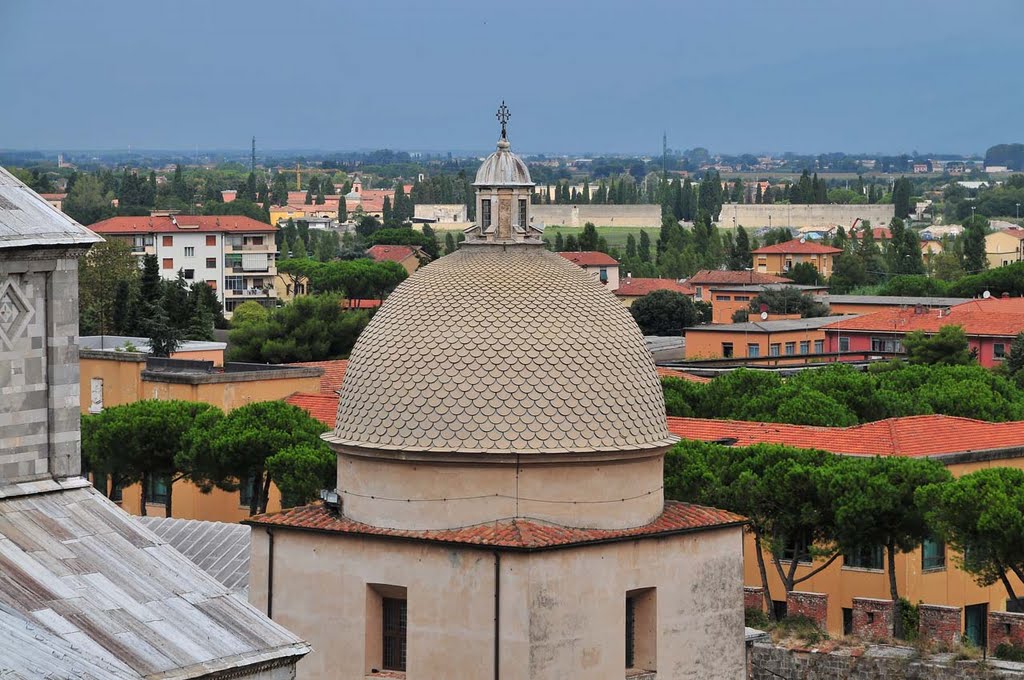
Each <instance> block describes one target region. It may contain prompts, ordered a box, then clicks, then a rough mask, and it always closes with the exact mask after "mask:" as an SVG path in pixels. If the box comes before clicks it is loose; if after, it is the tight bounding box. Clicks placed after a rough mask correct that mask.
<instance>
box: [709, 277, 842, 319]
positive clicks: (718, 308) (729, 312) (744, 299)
mask: <svg viewBox="0 0 1024 680" xmlns="http://www.w3.org/2000/svg"><path fill="white" fill-rule="evenodd" d="M780 288H795V289H796V290H799V291H800V292H801V293H809V294H811V295H821V294H823V293H827V292H828V286H798V285H796V284H792V283H766V284H762V285H752V286H751V285H746V284H732V285H729V284H711V285H709V286H708V289H709V292H708V295H707V298H708V302H710V303H711V323H732V317H733V314H735V313H736V312H738V311H739V310H741V309H746V310H749V309H750V303H751V302H752V301H753V300H754V298H756V297H757V296H758V294H760V293H762V292H764V291H766V290H778V289H780ZM751 316H754V315H751ZM776 318H778V317H776Z"/></svg>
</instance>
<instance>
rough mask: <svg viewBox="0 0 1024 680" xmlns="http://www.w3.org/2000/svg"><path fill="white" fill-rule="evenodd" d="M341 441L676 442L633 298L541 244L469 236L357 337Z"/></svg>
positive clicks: (566, 446)
mask: <svg viewBox="0 0 1024 680" xmlns="http://www.w3.org/2000/svg"><path fill="white" fill-rule="evenodd" d="M336 422H337V426H336V428H335V430H334V432H333V433H332V434H331V435H325V439H327V440H328V441H330V442H333V443H335V444H339V445H342V446H346V445H348V446H359V447H366V448H371V449H382V450H389V451H395V450H398V451H413V450H415V451H427V452H431V453H435V452H437V453H440V452H451V453H483V454H492V453H494V454H507V453H516V454H525V455H529V454H535V453H538V454H539V453H544V454H547V453H568V452H575V453H584V452H598V451H629V450H640V449H653V448H658V447H661V446H668V445H671V444H672V443H674V442H675V441H676V438H675V437H673V436H672V435H671V434H669V432H668V428H667V426H666V423H665V401H664V396H663V393H662V390H661V383H660V382H659V380H658V374H657V371H656V369H655V366H654V360H653V359H652V358H651V353H650V352H649V351H648V350H647V347H646V345H645V344H644V337H643V335H641V333H640V328H639V327H638V326H637V325H636V322H635V321H634V320H633V317H632V316H630V314H629V310H628V309H627V308H626V307H625V306H624V305H623V304H622V303H621V302H619V300H618V298H616V297H615V296H614V295H613V294H612V293H611V291H609V290H608V289H607V288H605V287H604V285H602V284H601V283H600V282H598V281H597V280H596V279H595V278H594V277H592V276H591V275H590V274H588V273H587V272H585V271H584V270H583V269H581V268H580V267H577V266H576V265H575V264H573V263H571V262H569V261H568V260H566V259H565V258H563V257H560V256H558V255H556V254H554V253H551V252H548V251H547V250H545V249H544V248H543V247H542V246H540V245H537V246H527V245H513V246H503V245H497V244H487V243H484V244H481V245H473V244H472V243H470V242H468V241H467V242H466V244H463V247H462V248H461V249H459V250H458V251H456V252H454V253H452V254H451V255H447V256H445V257H442V258H440V259H439V260H436V261H435V262H431V263H430V264H428V265H426V266H425V267H420V268H419V269H418V270H417V271H416V273H415V274H413V275H412V276H410V277H409V278H408V279H406V280H405V281H404V282H402V284H401V285H400V286H398V288H397V289H396V290H395V292H393V293H392V294H391V295H389V296H388V299H387V300H385V301H384V305H383V306H382V307H381V308H380V311H378V312H377V313H376V314H375V315H374V317H373V320H372V321H370V324H369V325H368V326H367V327H366V329H365V330H364V331H363V332H362V333H361V334H360V335H359V340H358V341H357V342H356V345H355V347H354V348H353V350H352V355H351V357H350V358H349V362H348V368H347V369H346V371H345V379H344V381H343V382H342V385H341V399H340V401H339V404H338V417H337V421H336Z"/></svg>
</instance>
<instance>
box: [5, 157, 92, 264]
mask: <svg viewBox="0 0 1024 680" xmlns="http://www.w3.org/2000/svg"><path fill="white" fill-rule="evenodd" d="M102 240H103V239H102V238H100V237H99V236H97V235H96V234H94V233H92V232H91V231H89V230H88V229H86V228H85V227H83V226H82V225H80V224H79V223H78V222H75V221H74V220H73V219H71V218H70V217H68V216H67V215H65V214H64V213H62V212H60V211H59V210H57V209H56V208H54V207H53V206H52V205H50V204H49V203H47V202H46V200H45V199H44V198H43V197H42V196H40V195H39V194H37V193H36V192H34V191H32V190H31V189H29V188H28V187H27V186H25V184H24V183H23V182H21V181H20V180H19V179H18V178H17V177H15V176H14V175H12V174H11V173H9V172H8V171H7V170H6V169H4V168H2V167H0V248H25V247H31V246H47V245H75V244H89V243H96V242H98V241H102Z"/></svg>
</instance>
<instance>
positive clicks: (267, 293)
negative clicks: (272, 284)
mask: <svg viewBox="0 0 1024 680" xmlns="http://www.w3.org/2000/svg"><path fill="white" fill-rule="evenodd" d="M225 295H226V296H227V297H229V298H276V297H277V291H276V290H274V289H273V288H267V289H263V288H240V289H238V290H232V289H230V288H229V289H228V290H227V291H226V292H225Z"/></svg>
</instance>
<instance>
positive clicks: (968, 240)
mask: <svg viewBox="0 0 1024 680" xmlns="http://www.w3.org/2000/svg"><path fill="white" fill-rule="evenodd" d="M987 233H988V220H986V219H985V218H984V217H972V218H971V219H969V220H966V226H965V228H964V233H963V236H961V238H962V239H963V252H964V257H963V261H964V269H965V270H966V271H967V272H968V273H970V274H974V273H977V272H980V271H984V270H985V269H986V268H987V267H988V257H986V256H985V235H986V234H987Z"/></svg>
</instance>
